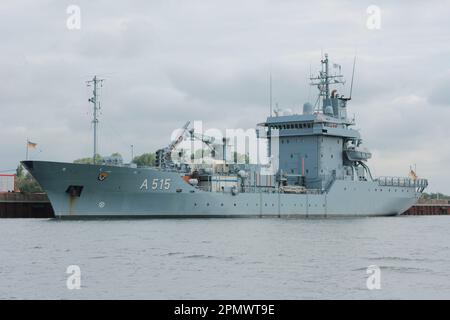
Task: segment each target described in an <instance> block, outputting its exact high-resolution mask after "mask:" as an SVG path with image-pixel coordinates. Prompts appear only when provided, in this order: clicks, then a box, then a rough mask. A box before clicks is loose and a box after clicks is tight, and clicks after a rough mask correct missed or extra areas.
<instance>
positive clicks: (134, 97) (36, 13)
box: [0, 0, 450, 194]
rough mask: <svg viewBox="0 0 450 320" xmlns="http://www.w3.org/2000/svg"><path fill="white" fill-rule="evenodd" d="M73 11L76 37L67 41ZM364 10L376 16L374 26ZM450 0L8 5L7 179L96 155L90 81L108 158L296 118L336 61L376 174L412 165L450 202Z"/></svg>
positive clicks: (2, 14)
mask: <svg viewBox="0 0 450 320" xmlns="http://www.w3.org/2000/svg"><path fill="white" fill-rule="evenodd" d="M69 5H77V6H79V8H80V10H81V25H80V26H81V28H80V29H79V30H78V29H69V28H68V27H67V19H68V18H69V16H70V14H68V13H67V7H68V6H69ZM369 5H376V6H378V7H379V8H380V9H381V20H380V28H379V29H370V28H368V27H367V19H368V18H370V14H368V13H367V8H368V6H369ZM449 17H450V2H449V1H408V2H406V1H405V2H402V3H401V4H400V3H399V2H396V3H394V1H317V0H315V1H296V0H277V1H263V0H258V1H256V0H255V1H243V0H240V1H230V0H227V1H225V0H223V1H211V0H208V1H206V0H203V1H194V0H189V1H168V0H161V1H148V0H142V1H127V2H125V1H121V2H120V3H119V1H114V2H113V1H106V0H102V1H100V0H97V1H93V0H89V1H76V0H72V1H61V0H58V1H56V0H55V1H51V0H30V1H22V0H14V1H9V0H2V1H1V2H0V34H1V38H0V108H1V116H0V137H1V140H0V141H1V142H0V171H1V170H7V169H11V168H15V167H16V166H17V164H18V162H19V161H20V160H23V159H24V157H25V147H26V145H25V142H26V139H27V137H28V138H29V139H30V140H31V141H33V142H36V143H38V148H37V150H35V151H31V152H30V158H32V159H41V160H57V161H72V160H74V159H76V158H80V157H86V156H90V155H91V153H92V125H91V122H90V121H91V111H92V110H91V105H90V104H89V103H88V98H89V92H88V90H87V88H86V86H85V81H86V80H89V79H90V78H92V76H93V75H94V74H98V75H100V76H101V77H102V78H105V79H106V82H105V83H104V87H103V89H102V97H101V103H102V104H101V105H102V114H101V116H100V138H99V149H100V152H101V153H102V154H111V153H112V152H116V151H118V152H120V153H122V155H123V156H124V158H125V160H126V161H129V157H130V145H131V144H133V145H134V146H135V154H140V153H144V152H149V151H151V152H152V151H155V149H157V148H159V147H161V146H164V145H165V144H167V143H168V142H169V138H170V134H171V133H172V131H173V130H174V129H175V128H177V127H180V126H182V125H183V124H184V123H185V122H186V121H187V120H202V121H203V122H204V126H205V127H207V128H208V127H214V128H219V129H225V128H243V129H248V128H252V127H254V125H255V124H256V123H257V122H262V121H263V120H264V119H265V117H266V116H267V114H268V110H269V107H268V96H269V95H268V77H269V76H268V75H269V72H270V70H272V75H273V76H272V77H273V101H274V103H275V102H277V103H278V104H279V106H280V107H281V108H290V109H292V110H294V112H298V111H299V110H300V107H301V105H302V104H303V103H304V102H305V101H307V100H308V99H310V100H313V99H314V95H315V94H316V91H315V89H314V88H312V90H311V89H310V88H309V86H308V81H307V77H308V75H309V70H310V67H311V68H312V70H313V71H317V70H318V68H319V67H320V65H319V60H320V58H321V51H323V52H328V53H329V55H330V59H331V60H332V61H333V62H336V63H340V64H341V65H342V68H343V73H344V75H346V76H347V80H348V82H347V85H346V87H345V88H343V89H342V91H344V92H343V93H345V92H348V89H349V88H348V87H349V85H348V84H349V82H350V81H349V80H350V78H351V67H352V61H353V56H354V54H355V52H356V53H357V57H358V58H357V68H356V73H355V84H354V90H353V99H352V101H351V103H350V104H349V110H348V112H349V114H350V115H352V114H353V113H354V114H355V116H356V121H357V125H356V128H359V129H361V134H362V137H363V139H364V144H365V145H366V146H367V147H369V148H370V149H371V151H372V152H373V159H372V160H371V161H370V162H369V165H370V167H371V168H372V172H373V173H374V174H375V175H377V176H380V175H396V176H405V175H407V174H408V170H409V166H410V165H414V164H416V165H417V173H418V175H419V176H421V177H426V178H428V179H429V181H430V187H429V189H428V191H441V192H445V193H447V194H450V183H449V180H450V169H449V164H450V151H449V150H450V148H449V138H450V126H449V122H450V90H449V89H450V20H449Z"/></svg>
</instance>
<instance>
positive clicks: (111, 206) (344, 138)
mask: <svg viewBox="0 0 450 320" xmlns="http://www.w3.org/2000/svg"><path fill="white" fill-rule="evenodd" d="M321 66H322V68H321V70H320V72H319V74H318V75H317V76H311V85H313V86H314V87H317V89H318V91H319V93H318V96H317V100H316V102H315V103H314V104H312V103H309V102H307V103H305V104H304V105H303V110H302V114H293V113H292V112H286V111H284V112H283V111H282V110H280V109H276V110H275V111H274V112H273V113H272V112H271V114H270V115H269V117H268V118H267V119H266V121H265V122H263V123H260V124H259V125H258V129H257V131H256V132H257V136H258V137H259V138H263V139H266V140H267V158H268V159H271V160H270V162H269V163H268V164H267V163H266V164H261V163H253V164H252V163H249V162H250V161H249V160H248V159H245V160H244V161H242V163H238V161H237V159H236V155H234V156H233V155H232V154H230V153H229V148H230V141H229V139H228V138H227V137H224V138H223V139H219V140H218V141H216V140H215V139H214V138H213V137H209V136H206V135H203V134H202V133H196V132H195V131H194V130H193V129H191V128H189V125H190V122H187V123H186V124H185V125H184V126H183V127H182V129H181V130H180V133H179V134H178V135H177V136H176V137H175V139H174V140H173V141H172V142H171V143H170V144H169V145H168V146H167V147H165V148H162V149H160V150H158V151H157V152H156V155H157V161H156V167H152V168H136V167H133V166H130V165H128V166H127V165H122V164H121V162H120V161H116V162H115V163H116V164H117V163H120V165H112V164H111V161H109V162H108V163H106V162H104V163H102V164H93V165H89V164H71V163H61V162H59V163H58V162H45V161H24V162H23V164H24V165H25V166H26V167H27V169H28V170H29V171H30V173H31V174H32V175H33V176H34V177H35V178H36V179H37V181H38V182H39V183H40V184H41V186H42V187H43V188H44V190H45V191H46V192H47V193H48V196H49V199H50V201H51V202H52V205H53V208H54V210H55V214H56V216H58V217H67V216H74V217H81V216H153V217H156V216H157V217H190V216H197V217H203V216H206V217H222V216H334V215H336V216H371V215H397V214H400V213H402V212H403V211H405V210H407V209H408V208H409V207H410V206H411V205H413V204H414V203H415V202H416V201H417V199H418V198H419V197H420V195H421V193H422V192H423V190H424V188H425V187H426V186H427V184H428V183H427V180H426V179H419V178H417V176H416V174H415V173H414V172H412V173H413V175H412V176H411V177H378V178H374V177H373V176H372V173H371V171H370V169H369V167H368V165H367V161H368V160H369V159H370V158H371V153H370V152H369V150H367V148H364V147H363V143H362V139H361V135H360V133H359V131H357V130H355V129H353V126H354V125H355V120H354V119H349V118H348V116H347V107H348V106H347V104H348V102H349V101H350V100H351V94H350V95H349V97H345V96H344V95H342V94H340V93H339V92H338V90H337V89H336V88H335V87H336V86H337V85H339V84H342V83H343V82H344V80H343V76H342V75H341V74H340V66H338V67H337V68H334V69H338V70H339V72H334V73H332V72H330V63H329V60H328V56H327V55H326V54H325V56H324V58H323V59H322V60H321ZM335 71H336V70H335ZM352 86H353V76H352ZM350 92H351V90H350ZM186 138H189V139H197V140H199V141H201V143H203V144H204V145H206V146H207V147H208V148H209V150H210V151H211V152H210V158H211V161H209V162H207V163H205V162H204V161H202V162H200V163H199V162H197V163H195V162H192V161H183V151H182V150H181V151H180V150H178V149H177V147H178V146H179V145H180V144H181V142H182V141H183V140H185V139H186Z"/></svg>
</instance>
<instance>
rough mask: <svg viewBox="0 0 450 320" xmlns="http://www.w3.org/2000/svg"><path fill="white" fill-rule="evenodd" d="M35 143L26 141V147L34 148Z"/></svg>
mask: <svg viewBox="0 0 450 320" xmlns="http://www.w3.org/2000/svg"><path fill="white" fill-rule="evenodd" d="M36 146H37V143H34V142H31V141H27V147H28V149H36Z"/></svg>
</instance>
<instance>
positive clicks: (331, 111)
mask: <svg viewBox="0 0 450 320" xmlns="http://www.w3.org/2000/svg"><path fill="white" fill-rule="evenodd" d="M324 113H325V114H331V115H332V114H333V107H332V106H326V107H325V112H324Z"/></svg>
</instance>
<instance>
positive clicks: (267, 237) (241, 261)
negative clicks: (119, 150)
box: [0, 216, 450, 299]
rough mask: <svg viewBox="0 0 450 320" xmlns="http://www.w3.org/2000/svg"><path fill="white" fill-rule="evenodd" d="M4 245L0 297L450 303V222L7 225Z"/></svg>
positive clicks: (0, 224) (1, 225)
mask: <svg viewBox="0 0 450 320" xmlns="http://www.w3.org/2000/svg"><path fill="white" fill-rule="evenodd" d="M0 237H1V241H0V298H2V299H5V298H6V299H10V298H12V299H82V298H84V299H98V298H99V299H104V298H119V299H135V298H138V299H140V298H142V299H309V298H311V299H319V298H325V299H332V298H340V299H354V298H361V299H380V298H388V299H408V298H412V299H416V298H437V299H443V298H446V299H449V298H450V216H428V217H406V216H405V217H389V218H388V217H386V218H358V219H277V218H265V219H258V218H253V219H172V220H169V219H166V220H83V221H59V220H40V219H0ZM69 265H78V266H79V267H80V268H81V289H80V290H68V289H67V287H66V280H67V277H68V276H69V275H68V274H66V268H67V266H69ZM370 265H377V266H379V267H380V269H381V289H380V290H368V289H367V287H366V279H367V277H368V275H367V274H366V269H367V267H368V266H370Z"/></svg>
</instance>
